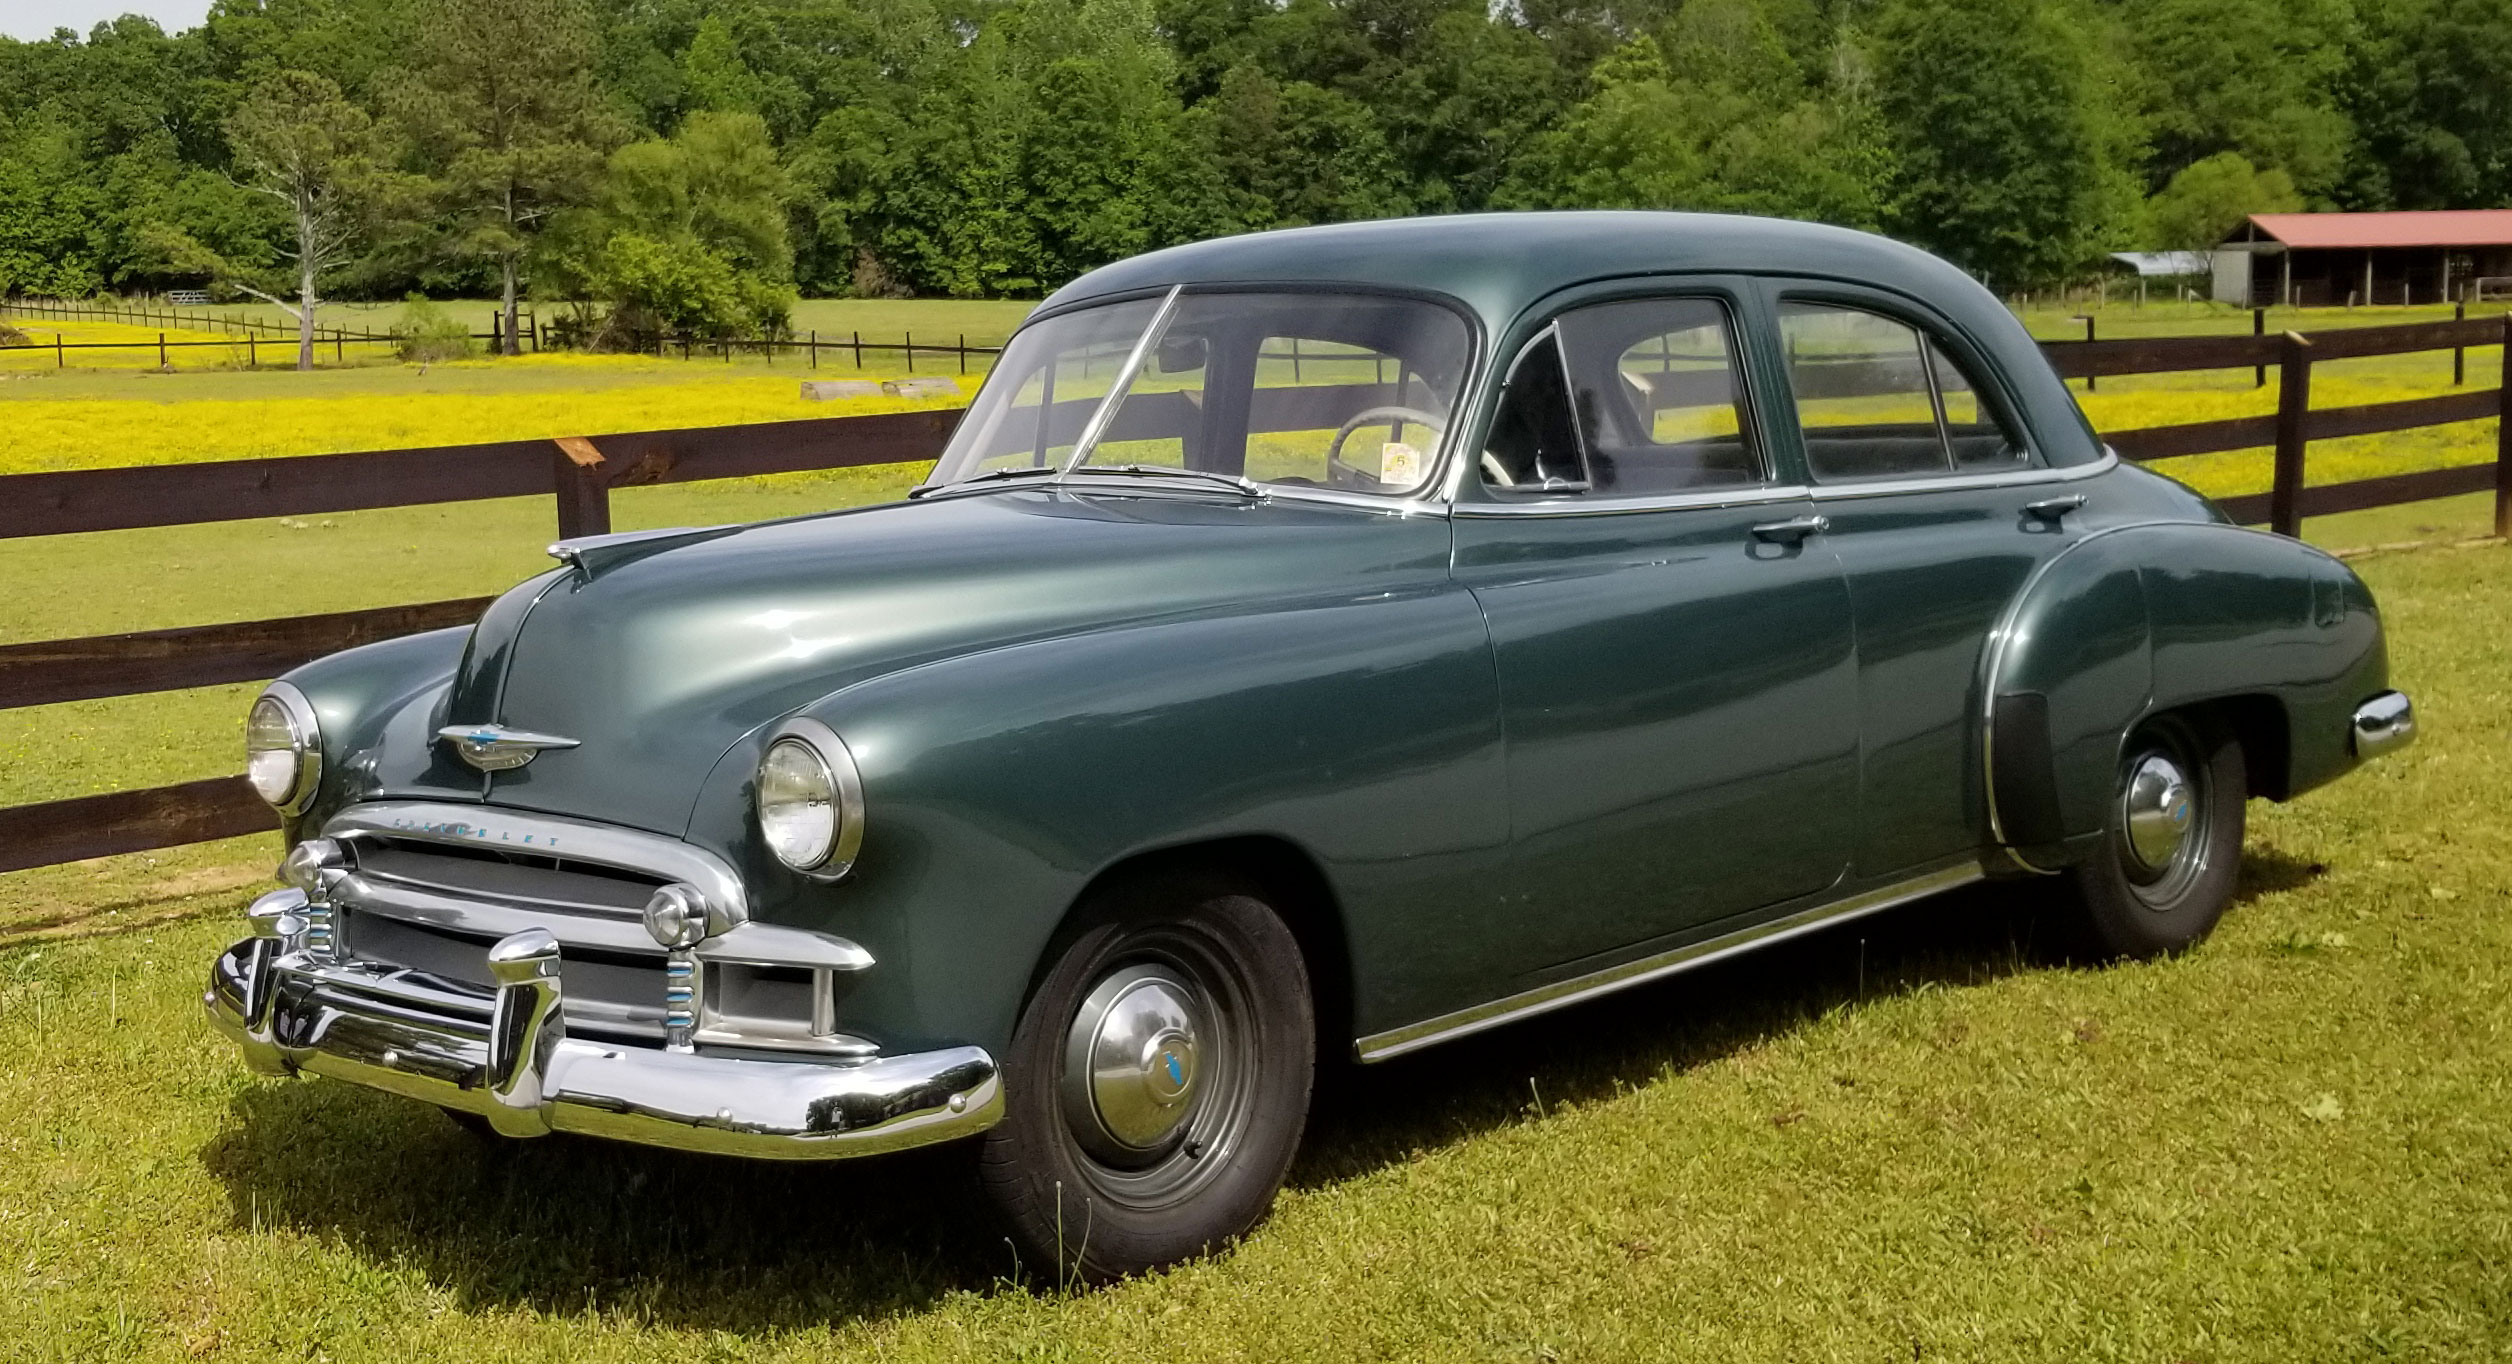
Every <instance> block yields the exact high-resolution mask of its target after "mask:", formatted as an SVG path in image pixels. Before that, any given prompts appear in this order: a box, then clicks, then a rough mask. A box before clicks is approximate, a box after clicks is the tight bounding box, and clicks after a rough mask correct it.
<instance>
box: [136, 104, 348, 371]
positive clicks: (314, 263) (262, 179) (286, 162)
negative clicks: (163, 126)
mask: <svg viewBox="0 0 2512 1364" xmlns="http://www.w3.org/2000/svg"><path fill="white" fill-rule="evenodd" d="M226 131H227V140H228V143H229V144H230V145H231V146H232V147H233V148H234V153H235V164H236V169H237V171H238V173H239V182H240V183H241V184H243V185H244V187H246V188H247V189H250V190H252V191H254V192H255V193H258V194H261V195H263V196H266V197H267V198H270V199H273V200H276V201H277V202H278V203H279V204H280V205H281V206H282V208H283V210H284V212H285V213H286V215H287V221H288V227H289V235H288V238H287V241H286V244H284V245H282V246H280V247H279V248H278V250H277V255H278V257H279V259H280V261H281V262H283V268H282V269H278V270H266V269H258V268H255V266H254V265H253V264H252V263H250V262H243V261H237V260H235V259H233V258H231V257H229V256H226V255H224V254H222V253H220V252H218V251H216V250H215V249H213V248H211V247H209V246H206V245H204V244H203V243H201V242H200V241H199V239H198V238H196V237H194V236H192V235H191V234H190V233H188V232H185V231H184V230H183V229H181V228H179V227H175V226H171V225H159V226H158V227H157V228H156V229H155V231H154V232H153V234H152V241H153V243H154V244H155V246H156V247H157V249H158V250H159V251H160V252H161V253H162V254H163V256H164V257H165V258H166V259H167V260H168V261H169V262H170V263H171V264H173V265H174V266H175V267H176V268H178V269H183V270H190V271H195V272H198V273H202V274H207V275H210V276H211V277H213V278H215V279H217V280H219V281H220V282H222V283H224V284H226V285H228V286H229V287H231V288H234V289H236V290H238V291H240V292H243V293H247V294H250V295H252V296H253V297H255V298H259V299H262V300H265V301H267V302H269V303H273V304H276V305H277V306H278V307H279V308H280V310H281V311H283V312H286V313H287V314H288V315H289V316H290V317H293V318H295V319H296V322H297V368H299V369H312V368H313V367H314V324H315V314H316V310H317V309H319V308H321V306H322V304H323V301H324V300H323V296H322V290H321V283H322V280H323V277H324V276H325V275H328V274H330V273H332V272H334V271H337V270H339V269H340V268H341V267H343V266H345V265H347V264H349V263H350V261H351V260H352V259H353V257H354V255H355V253H356V251H357V249H358V246H359V245H360V243H361V240H362V238H363V237H364V236H365V233H366V231H367V228H368V225H369V218H368V214H369V213H370V212H371V211H372V209H373V207H374V206H375V205H376V204H378V203H381V202H383V201H384V199H385V197H386V196H387V195H388V194H389V185H390V180H389V177H388V176H387V175H386V174H385V172H384V169H383V167H382V164H381V163H380V161H379V160H378V158H377V156H376V154H375V139H374V128H373V126H372V123H371V121H370V120H369V119H368V118H367V116H366V114H365V112H364V111H363V110H361V109H359V108H358V107H357V106H356V105H354V104H351V103H350V102H349V101H348V100H347V99H346V98H344V97H343V96H342V95H341V93H340V87H339V86H337V85H334V84H332V83H331V82H330V81H329V80H326V79H325V78H323V77H321V76H317V75H314V74H312V73H311V72H305V71H278V72H274V73H272V74H271V75H269V76H267V77H265V78H263V79H262V81H261V82H260V83H258V84H257V85H255V86H254V87H253V91H252V93H251V94H250V95H248V96H246V97H245V99H244V102H243V103H241V104H239V105H237V106H236V110H235V112H234V113H233V114H230V115H229V116H228V118H227V124H226ZM282 275H284V276H286V277H289V278H291V279H292V280H293V284H294V288H295V296H296V301H295V302H293V303H291V302H289V301H288V299H287V298H286V297H284V296H283V295H282V294H281V292H280V290H282V289H284V288H286V287H287V286H286V285H284V284H281V283H280V282H279V280H278V277H279V276H282Z"/></svg>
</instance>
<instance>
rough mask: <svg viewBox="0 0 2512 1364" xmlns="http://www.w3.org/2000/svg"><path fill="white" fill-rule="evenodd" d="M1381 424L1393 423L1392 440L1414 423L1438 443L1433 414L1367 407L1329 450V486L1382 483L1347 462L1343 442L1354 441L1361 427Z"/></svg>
mask: <svg viewBox="0 0 2512 1364" xmlns="http://www.w3.org/2000/svg"><path fill="white" fill-rule="evenodd" d="M1382 421H1383V422H1389V423H1392V424H1393V427H1392V429H1391V430H1389V431H1388V433H1387V435H1388V438H1389V439H1393V438H1394V437H1396V436H1398V435H1401V434H1403V432H1404V427H1405V424H1406V423H1408V422H1410V423H1411V424H1413V425H1415V426H1418V427H1421V428H1422V429H1423V430H1425V431H1428V432H1430V433H1431V439H1430V442H1429V443H1430V444H1432V445H1436V444H1438V443H1439V432H1440V426H1439V418H1438V417H1437V416H1435V415H1433V414H1431V413H1428V412H1424V411H1423V410H1421V409H1420V408H1418V407H1371V408H1365V409H1363V410H1361V411H1359V412H1356V413H1354V414H1352V419H1351V420H1350V421H1347V422H1345V423H1344V424H1343V426H1342V427H1341V428H1340V429H1338V430H1337V431H1336V432H1335V434H1334V443H1333V444H1331V445H1329V446H1327V447H1326V484H1327V486H1329V487H1334V488H1357V487H1359V486H1360V484H1361V480H1363V479H1367V480H1369V481H1370V482H1371V483H1377V482H1378V481H1379V479H1378V476H1377V475H1376V474H1374V473H1370V472H1368V471H1366V470H1363V469H1361V468H1359V467H1358V466H1355V465H1351V464H1346V463H1344V461H1343V443H1344V442H1345V441H1347V440H1350V439H1351V438H1352V433H1353V432H1355V431H1358V430H1360V429H1361V428H1362V427H1364V426H1368V425H1370V424H1371V423H1373V422H1382ZM1422 453H1423V454H1425V455H1427V454H1429V453H1430V451H1429V450H1428V449H1424V450H1423V452H1422ZM1425 472H1427V471H1425Z"/></svg>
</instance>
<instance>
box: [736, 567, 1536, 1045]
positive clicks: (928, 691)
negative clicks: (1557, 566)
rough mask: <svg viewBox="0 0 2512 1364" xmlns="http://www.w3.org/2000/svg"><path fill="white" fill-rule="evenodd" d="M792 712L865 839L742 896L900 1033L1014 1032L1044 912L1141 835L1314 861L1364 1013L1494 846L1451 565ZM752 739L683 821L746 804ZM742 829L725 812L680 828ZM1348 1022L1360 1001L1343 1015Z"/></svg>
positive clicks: (1005, 654)
mask: <svg viewBox="0 0 2512 1364" xmlns="http://www.w3.org/2000/svg"><path fill="white" fill-rule="evenodd" d="M800 713H801V714H804V715H808V716H810V717H812V718H814V719H818V720H820V721H822V722H823V723H825V724H827V725H829V726H830V727H831V728H832V729H834V730H836V731H837V732H838V733H839V734H840V735H841V736H843V738H844V739H845V741H846V743H847V746H848V748H849V749H850V750H851V751H852V752H853V754H854V756H855V759H856V762H857V764H858V766H859V767H860V769H861V772H862V776H863V785H864V797H865V807H866V810H867V819H866V833H865V837H864V843H863V847H862V850H861V852H860V854H859V855H858V857H857V860H856V863H855V868H854V871H853V873H852V874H851V876H850V877H849V878H848V879H847V880H846V881H845V882H843V883H841V884H838V885H834V886H808V887H797V888H795V890H794V893H793V894H792V895H791V896H789V897H783V898H782V899H781V901H780V902H778V903H773V904H762V905H761V906H760V912H761V913H762V915H763V917H776V918H783V919H786V920H787V921H789V922H794V923H796V924H797V925H798V926H804V927H812V928H819V929H823V930H825V931H829V932H836V933H842V934H843V935H844V936H846V937H848V938H850V939H852V940H854V941H856V942H858V943H861V944H862V945H863V946H864V947H866V948H867V949H869V950H870V951H871V952H872V954H873V956H874V957H875V959H876V960H877V961H878V963H879V965H878V967H877V968H876V969H874V970H871V971H866V972H863V973H861V975H860V976H858V977H857V978H856V979H855V980H854V981H852V982H850V987H849V988H850V991H851V993H849V994H848V995H847V996H846V998H844V999H843V1000H841V1001H840V1004H839V1012H840V1018H839V1024H840V1026H841V1027H842V1028H844V1029H845V1030H847V1031H852V1032H859V1033H861V1034H863V1035H866V1036H871V1037H875V1038H879V1039H881V1040H883V1041H884V1042H885V1043H887V1042H889V1041H891V1040H892V1039H898V1040H899V1041H900V1043H901V1044H913V1045H931V1044H934V1043H936V1042H939V1041H953V1042H967V1043H973V1044H976V1045H981V1046H987V1047H1001V1046H1004V1045H1006V1044H1008V1042H1009V1039H1010V1036H1011V1031H1012V1027H1013V1024H1014V1022H1015V1021H1016V1019H1017V1017H1018V1012H1019V1009H1020V1006H1021V1003H1022V1001H1023V999H1024V997H1025V995H1026V992H1027V988H1028V984H1029V981H1030V979H1031V975H1032V973H1033V971H1034V970H1035V969H1036V967H1037V966H1038V963H1039V960H1040V957H1041V955H1042V953H1043V952H1044V951H1045V950H1046V948H1047V946H1048V943H1049V940H1050V938H1051V937H1052V935H1053V934H1054V932H1055V930H1056V927H1057V925H1058V924H1059V923H1060V922H1061V920H1062V918H1063V916H1064V914H1065V912H1066V911H1067V910H1068V909H1069V908H1070V907H1071V905H1072V904H1073V903H1074V901H1075V899H1076V898H1077V897H1078V896H1079V895H1080V894H1081V893H1082V891H1083V890H1084V889H1085V888H1086V887H1087V886H1088V885H1089V884H1090V882H1091V881H1092V879H1093V878H1094V877H1096V876H1098V875H1099V874H1100V873H1101V872H1103V871H1105V870H1106V869H1107V868H1109V867H1111V866H1113V865H1115V864H1116V863H1118V862H1120V861H1123V860H1124V859H1126V858H1128V857H1131V856H1134V855H1136V854H1139V853H1142V852H1146V851H1151V850H1156V849H1161V848H1167V847H1174V846H1178V845H1181V844H1187V843H1196V842H1203V841H1206V840H1213V839H1220V838H1236V837H1249V836H1256V837H1264V838H1269V839H1275V840H1280V841H1284V842H1288V843H1290V844H1292V845H1293V846H1295V847H1297V848H1298V849H1300V850H1302V851H1303V852H1305V853H1306V854H1307V855H1308V856H1309V857H1310V858H1312V859H1313V860H1314V861H1315V862H1316V863H1317V864H1318V866H1319V867H1320V868H1321V870H1322V871H1323V872H1324V873H1325V875H1326V878H1327V880H1328V882H1329V884H1330V886H1331V887H1332V889H1333V891H1334V892H1335V895H1336V897H1337V900H1338V903H1339V904H1340V906H1341V908H1342V910H1343V913H1344V919H1345V924H1346V928H1347V932H1348V935H1349V945H1350V947H1351V949H1352V955H1353V959H1354V961H1353V964H1354V969H1355V973H1356V975H1364V976H1366V975H1367V974H1369V973H1371V972H1372V970H1373V967H1374V966H1375V967H1377V968H1378V971H1377V974H1379V975H1381V976H1385V977H1389V978H1391V979H1389V980H1387V981H1384V982H1382V985H1383V986H1384V988H1379V987H1373V988H1372V989H1370V990H1366V991H1364V992H1363V998H1364V1000H1365V1001H1366V1003H1367V1004H1368V1005H1369V1006H1370V1008H1371V1009H1372V1010H1376V1009H1393V1010H1395V1011H1397V1012H1402V1011H1403V1010H1404V1009H1406V1008H1408V1007H1411V1001H1409V1000H1408V999H1407V998H1406V995H1407V994H1408V993H1409V992H1408V990H1407V989H1406V988H1405V985H1404V982H1406V981H1408V980H1409V981H1414V982H1417V983H1422V988H1424V989H1426V990H1432V991H1433V992H1434V993H1435V987H1433V986H1432V985H1430V984H1428V983H1425V982H1424V977H1425V976H1426V975H1435V974H1436V971H1435V969H1433V968H1428V967H1422V968H1413V967H1408V966H1407V965H1406V963H1407V961H1408V960H1409V959H1411V958H1413V957H1415V956H1418V949H1419V947H1420V945H1421V942H1422V940H1423V937H1424V936H1425V935H1426V934H1427V935H1431V936H1435V934H1436V927H1437V924H1438V923H1439V921H1440V915H1441V911H1442V910H1443V909H1444V908H1449V907H1451V905H1452V902H1451V899H1450V897H1452V896H1454V895H1457V894H1466V893H1471V892H1472V888H1473V887H1474V886H1475V885H1477V884H1479V885H1481V886H1483V887H1484V888H1485V889H1486V891H1488V890H1489V888H1490V887H1491V886H1492V884H1493V882H1492V880H1491V878H1490V875H1489V872H1490V868H1491V865H1492V863H1493V861H1494V859H1495V858H1496V856H1497V851H1498V849H1499V848H1500V847H1501V846H1502V844H1503V843H1504V841H1505V837H1506V833H1507V827H1506V813H1505V805H1504V803H1503V792H1502V767H1501V756H1500V735H1499V723H1498V698H1497V694H1496V688H1495V683H1494V681H1493V675H1492V668H1491V660H1490V657H1489V653H1488V650H1487V646H1486V643H1485V637H1484V633H1483V627H1482V619H1481V615H1480V613H1479V612H1478V611H1477V610H1476V609H1475V607H1474V604H1473V601H1472V599H1471V598H1470V597H1468V596H1467V595H1466V594H1465V593H1464V592H1463V591H1462V590H1460V589H1456V588H1454V587H1452V586H1449V585H1447V584H1446V583H1444V582H1442V583H1438V584H1425V585H1422V586H1420V587H1418V588H1416V589H1413V590H1399V591H1395V592H1387V593H1371V594H1368V595H1366V596H1359V597H1339V598H1335V599H1331V600H1310V601H1302V602H1290V603H1267V604H1265V605H1263V606H1261V607H1258V608H1254V609H1249V610H1243V611H1234V612H1224V613H1211V614H1200V615H1196V616H1192V617H1187V618H1176V619H1169V620H1162V621H1154V622H1148V623H1140V624H1135V625H1131V626H1124V627H1116V628H1109V629H1102V630H1094V631H1087V632H1082V633H1076V634H1072V635H1066V636H1060V637H1057V638H1053V639H1047V640H1040V641H1033V642H1028V643H1021V644H1015V645H1008V646H1003V647H999V648H993V649H987V650H983V651H979V652H975V653H971V654H968V655H963V656H959V657H954V658H950V659H946V660H942V661H939V662H935V663H930V664H926V665H923V666H919V667H915V668H909V669H905V670H902V671H899V672H895V673H891V674H887V675H885V676H882V677H878V678H873V679H870V680H867V681H864V682H861V683H858V684H856V685H854V686H851V687H848V688H846V689H845V690H843V691H840V692H838V693H836V694H834V695H832V696H830V697H828V698H826V699H824V700H822V701H820V702H818V703H816V704H814V705H812V706H809V707H806V708H804V710H803V711H801V712H800ZM771 731H772V727H771V730H768V731H761V732H760V733H759V734H756V735H753V736H751V737H750V738H748V739H746V740H745V741H744V742H743V743H741V744H738V745H736V746H735V748H734V750H733V752H732V753H731V754H729V755H728V756H727V758H726V761H725V762H724V763H723V764H722V765H721V766H720V767H719V769H718V771H717V775H716V777H715V778H714V779H712V780H711V781H710V783H709V785H710V788H711V789H710V791H709V793H708V795H707V797H706V798H705V799H702V800H701V801H700V809H701V812H702V813H701V820H702V821H705V820H708V819H710V818H739V817H740V815H739V812H741V811H743V810H744V809H745V808H746V806H747V799H746V794H743V792H744V790H745V789H746V783H747V781H748V772H749V770H750V768H751V766H752V765H754V764H755V763H756V761H757V756H758V753H759V751H760V749H761V747H762V745H763V744H764V742H765V739H766V737H767V735H768V733H769V732H771ZM693 834H694V835H695V836H697V837H698V839H699V841H701V842H708V843H717V842H721V843H737V842H739V841H741V833H740V830H738V829H737V828H731V827H727V828H722V829H697V830H693ZM1358 1021H1359V1022H1360V1023H1361V1025H1362V1026H1363V1027H1368V1026H1371V1025H1372V1024H1373V1023H1374V1021H1375V1019H1374V1014H1373V1015H1372V1016H1371V1017H1365V1018H1363V1019H1361V1020H1358Z"/></svg>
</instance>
